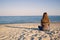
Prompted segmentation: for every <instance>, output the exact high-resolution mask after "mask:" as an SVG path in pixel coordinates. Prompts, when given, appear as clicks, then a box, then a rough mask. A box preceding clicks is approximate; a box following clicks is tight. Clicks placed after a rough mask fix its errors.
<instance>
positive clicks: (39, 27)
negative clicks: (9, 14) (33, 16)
mask: <svg viewBox="0 0 60 40" xmlns="http://www.w3.org/2000/svg"><path fill="white" fill-rule="evenodd" d="M5 27H9V28H21V29H31V30H41V31H43V28H42V27H41V26H38V28H26V27H13V26H7V25H5Z"/></svg>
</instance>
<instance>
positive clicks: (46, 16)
mask: <svg viewBox="0 0 60 40" xmlns="http://www.w3.org/2000/svg"><path fill="white" fill-rule="evenodd" d="M41 22H43V23H44V22H48V23H49V18H48V15H47V12H44V14H43V17H42V20H41Z"/></svg>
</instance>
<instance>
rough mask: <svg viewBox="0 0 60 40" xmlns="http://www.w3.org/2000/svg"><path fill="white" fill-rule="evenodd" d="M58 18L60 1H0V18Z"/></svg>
mask: <svg viewBox="0 0 60 40" xmlns="http://www.w3.org/2000/svg"><path fill="white" fill-rule="evenodd" d="M44 12H47V13H48V15H58V16H60V0H0V16H41V15H43V13H44Z"/></svg>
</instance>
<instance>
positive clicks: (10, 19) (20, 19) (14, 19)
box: [0, 16, 60, 24]
mask: <svg viewBox="0 0 60 40" xmlns="http://www.w3.org/2000/svg"><path fill="white" fill-rule="evenodd" d="M41 19H42V16H0V24H14V23H40V22H41ZM49 19H50V22H60V16H49Z"/></svg>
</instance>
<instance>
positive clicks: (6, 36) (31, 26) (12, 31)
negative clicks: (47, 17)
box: [0, 22, 60, 40]
mask: <svg viewBox="0 0 60 40" xmlns="http://www.w3.org/2000/svg"><path fill="white" fill-rule="evenodd" d="M38 25H40V23H22V24H0V40H60V22H59V23H58V22H55V23H51V24H50V30H49V31H41V30H39V29H38Z"/></svg>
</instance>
